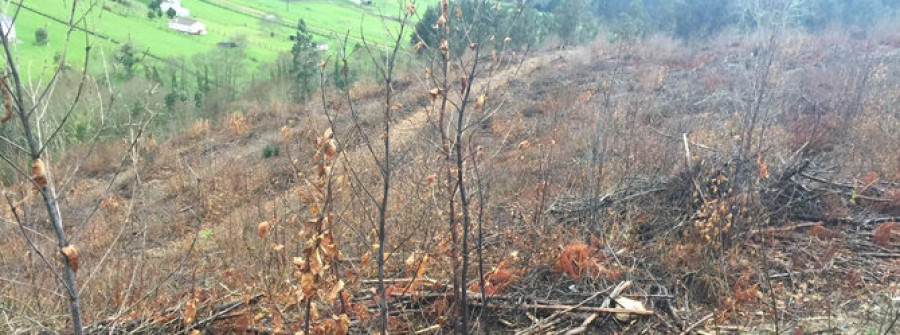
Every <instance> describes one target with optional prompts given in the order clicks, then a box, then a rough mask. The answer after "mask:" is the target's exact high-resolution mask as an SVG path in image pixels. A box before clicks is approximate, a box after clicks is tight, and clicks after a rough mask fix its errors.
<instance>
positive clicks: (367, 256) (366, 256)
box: [359, 251, 372, 266]
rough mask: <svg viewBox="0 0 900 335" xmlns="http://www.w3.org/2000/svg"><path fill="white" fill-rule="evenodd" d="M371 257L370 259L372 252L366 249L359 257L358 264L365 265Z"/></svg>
mask: <svg viewBox="0 0 900 335" xmlns="http://www.w3.org/2000/svg"><path fill="white" fill-rule="evenodd" d="M371 259H372V252H371V251H366V253H364V254H363V255H362V257H360V258H359V265H361V266H366V265H367V264H369V260H371Z"/></svg>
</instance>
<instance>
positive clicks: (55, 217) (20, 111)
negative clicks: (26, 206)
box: [0, 32, 83, 335]
mask: <svg viewBox="0 0 900 335" xmlns="http://www.w3.org/2000/svg"><path fill="white" fill-rule="evenodd" d="M0 42H2V43H3V51H4V52H5V54H6V64H7V68H8V70H9V72H10V76H11V77H12V81H13V83H14V85H15V87H14V88H15V89H14V90H13V89H12V88H11V87H9V84H8V83H7V82H6V81H4V83H3V85H4V86H5V87H3V89H5V90H8V91H9V92H12V97H13V101H14V104H15V110H16V111H15V112H16V115H17V116H18V117H19V120H20V121H21V124H22V130H23V131H24V135H25V140H26V141H27V142H28V154H29V156H30V158H31V160H32V161H33V162H35V163H37V162H39V161H40V159H41V153H42V151H43V145H42V144H41V143H38V141H37V139H36V138H35V136H34V133H33V130H32V125H31V122H30V114H31V113H29V112H28V109H26V108H25V105H24V101H25V100H24V94H23V88H22V80H21V77H20V76H19V70H18V66H17V64H16V63H15V60H14V58H13V55H12V52H11V51H10V48H9V42H10V41H9V38H8V36H7V34H6V32H2V33H0ZM33 177H34V176H33ZM32 181H33V182H34V180H33V179H32ZM42 184H43V185H42ZM36 185H38V186H40V192H41V197H42V198H43V200H44V206H45V207H46V208H47V215H48V217H49V219H50V223H51V224H52V225H53V230H54V232H55V233H56V239H57V242H58V245H59V248H60V250H62V249H63V248H65V247H68V246H69V241H68V238H67V237H66V232H65V228H64V227H63V224H62V218H61V217H60V212H59V203H58V202H57V198H56V191H55V190H54V188H53V183H52V181H50V180H46V181H44V182H40V183H37V184H36ZM62 258H63V260H64V262H63V281H64V284H65V286H66V287H65V288H66V292H67V293H68V297H69V305H70V309H71V313H72V328H73V331H74V333H75V335H81V334H83V326H82V316H81V306H80V300H81V299H80V295H79V293H78V288H77V286H76V282H75V268H74V266H73V264H72V263H71V262H70V260H69V258H67V257H62Z"/></svg>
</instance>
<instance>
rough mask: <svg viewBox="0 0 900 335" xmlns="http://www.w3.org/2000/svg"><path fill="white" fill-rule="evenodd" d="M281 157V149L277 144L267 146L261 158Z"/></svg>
mask: <svg viewBox="0 0 900 335" xmlns="http://www.w3.org/2000/svg"><path fill="white" fill-rule="evenodd" d="M278 156H281V147H280V146H278V144H267V145H266V147H265V148H263V158H272V157H278Z"/></svg>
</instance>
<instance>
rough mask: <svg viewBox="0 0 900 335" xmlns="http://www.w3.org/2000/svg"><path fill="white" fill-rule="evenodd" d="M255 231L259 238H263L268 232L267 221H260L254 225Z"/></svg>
mask: <svg viewBox="0 0 900 335" xmlns="http://www.w3.org/2000/svg"><path fill="white" fill-rule="evenodd" d="M256 232H257V233H258V234H259V238H265V237H266V235H267V234H268V233H269V221H263V222H260V223H259V226H257V227H256Z"/></svg>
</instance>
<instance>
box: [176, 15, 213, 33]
mask: <svg viewBox="0 0 900 335" xmlns="http://www.w3.org/2000/svg"><path fill="white" fill-rule="evenodd" d="M169 29H174V30H178V31H180V32H183V33H185V34H191V35H206V25H205V24H203V22H200V21H197V20H194V19H188V18H184V17H176V18H174V19H171V20H169Z"/></svg>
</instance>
